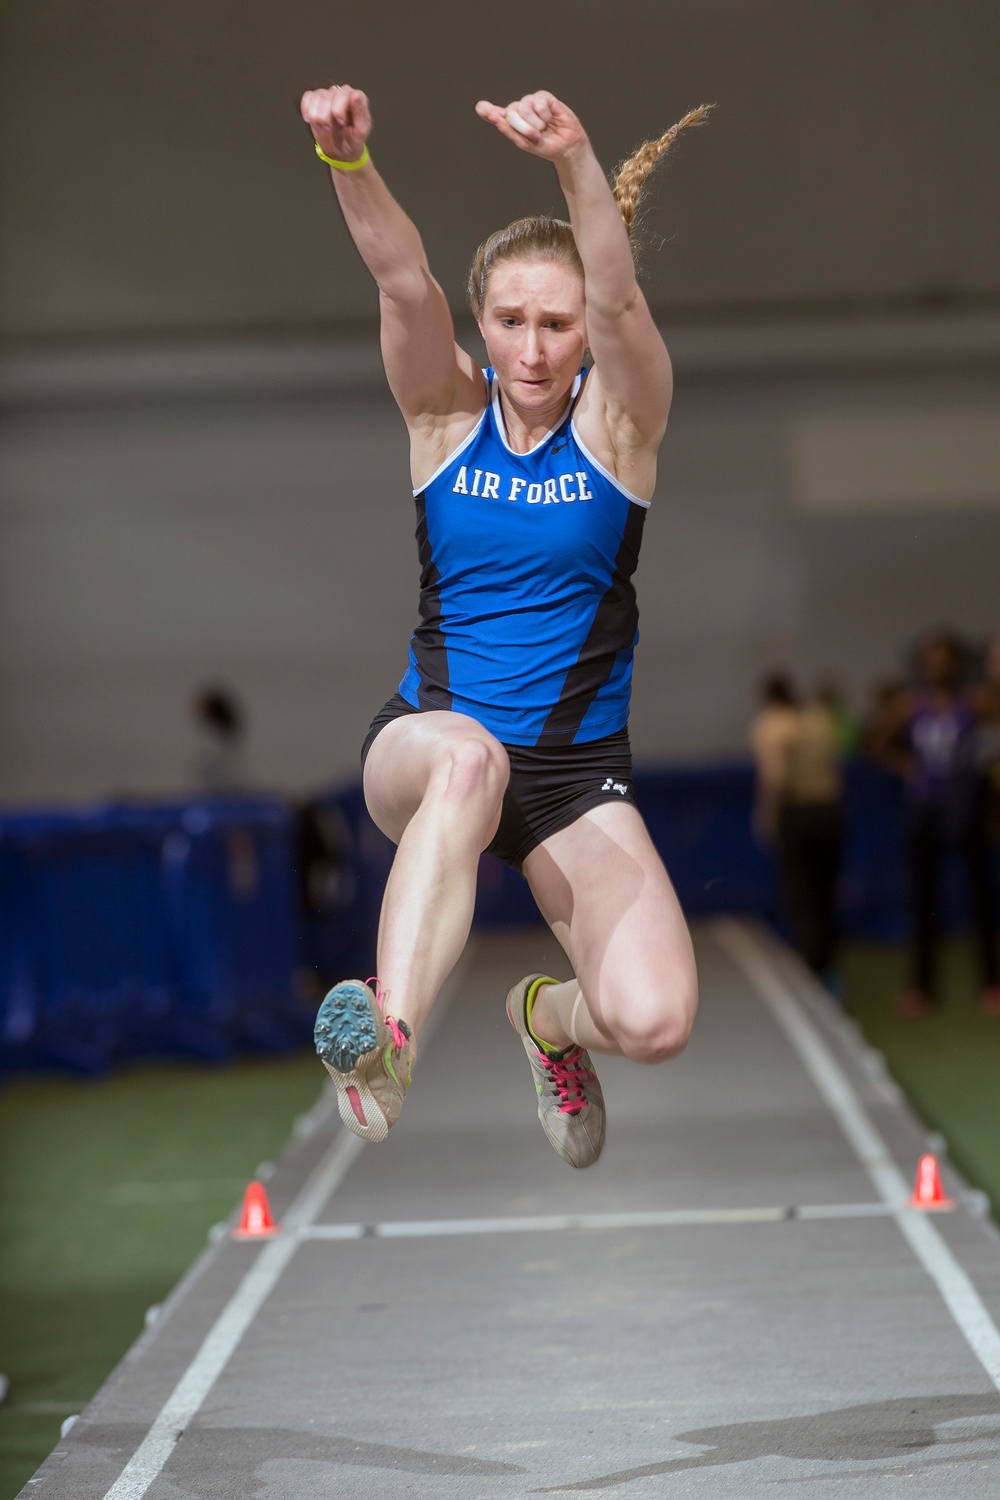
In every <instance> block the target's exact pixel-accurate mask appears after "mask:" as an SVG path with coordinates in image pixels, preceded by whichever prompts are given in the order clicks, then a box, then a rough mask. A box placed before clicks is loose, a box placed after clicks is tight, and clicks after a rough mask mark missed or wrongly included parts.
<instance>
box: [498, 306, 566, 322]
mask: <svg viewBox="0 0 1000 1500" xmlns="http://www.w3.org/2000/svg"><path fill="white" fill-rule="evenodd" d="M492 311H493V314H494V316H496V317H498V318H509V317H510V316H511V314H515V313H516V314H517V315H518V316H519V317H520V316H522V315H523V313H524V303H523V302H498V303H497V304H496V305H495V307H493V309H492ZM542 317H543V318H560V319H561V320H562V321H563V322H564V323H569V322H571V320H572V318H573V314H572V313H571V312H567V311H566V309H565V308H550V309H547V310H546V311H545V312H543V313H542Z"/></svg>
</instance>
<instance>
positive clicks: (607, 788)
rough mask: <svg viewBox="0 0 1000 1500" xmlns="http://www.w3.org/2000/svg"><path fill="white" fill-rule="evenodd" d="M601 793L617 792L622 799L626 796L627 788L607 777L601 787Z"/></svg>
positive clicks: (611, 777) (621, 782)
mask: <svg viewBox="0 0 1000 1500" xmlns="http://www.w3.org/2000/svg"><path fill="white" fill-rule="evenodd" d="M601 791H602V792H617V793H618V794H619V796H621V797H624V796H627V794H628V787H627V786H626V785H625V783H624V781H616V780H615V778H614V777H613V776H609V777H608V779H607V781H606V782H605V783H604V785H603V786H602V787H601Z"/></svg>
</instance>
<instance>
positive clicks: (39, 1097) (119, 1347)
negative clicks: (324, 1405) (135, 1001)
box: [0, 1053, 324, 1500]
mask: <svg viewBox="0 0 1000 1500" xmlns="http://www.w3.org/2000/svg"><path fill="white" fill-rule="evenodd" d="M323 1077H324V1075H323V1073H322V1070H321V1069H319V1068H318V1066H317V1063H316V1058H315V1055H314V1054H312V1053H309V1054H302V1055H297V1056H295V1057H292V1058H268V1059H259V1058H255V1059H249V1060H242V1061H240V1062H237V1063H235V1064H233V1065H232V1066H230V1067H227V1068H206V1067H192V1066H189V1065H186V1064H184V1065H162V1066H144V1067H132V1068H129V1069H127V1070H125V1071H123V1072H121V1073H117V1074H115V1075H114V1076H113V1077H111V1078H108V1079H102V1080H98V1081H96V1082H94V1081H81V1080H77V1079H67V1078H54V1077H36V1078H24V1079H14V1080H12V1081H9V1082H8V1083H7V1084H6V1086H5V1087H4V1088H3V1089H2V1090H0V1194H2V1202H3V1226H2V1238H0V1351H2V1352H0V1370H3V1372H4V1373H5V1374H6V1375H7V1376H8V1377H9V1379H10V1393H9V1395H8V1397H7V1402H6V1404H5V1405H4V1406H0V1500H10V1497H12V1496H14V1495H16V1494H17V1492H18V1490H19V1489H20V1488H21V1486H22V1485H23V1484H24V1483H25V1482H26V1481H27V1480H28V1479H29V1478H30V1477H31V1475H32V1474H33V1473H34V1471H35V1469H36V1468H37V1467H38V1465H39V1464H40V1463H41V1461H42V1459H43V1458H45V1456H46V1454H47V1453H49V1452H51V1450H52V1448H53V1447H54V1445H55V1443H56V1442H57V1441H58V1438H59V1426H60V1423H61V1422H62V1421H63V1419H64V1417H65V1416H67V1415H68V1414H70V1413H72V1412H77V1411H79V1410H80V1409H81V1407H82V1406H83V1405H84V1403H85V1402H86V1401H87V1400H88V1399H89V1398H90V1397H91V1396H92V1395H93V1393H94V1392H95V1391H96V1390H97V1388H98V1387H99V1386H100V1384H101V1383H102V1381H103V1380H104V1379H105V1378H106V1376H107V1375H108V1373H109V1371H110V1370H111V1369H112V1368H113V1366H114V1365H115V1364H116V1363H117V1361H118V1360H119V1359H120V1358H121V1356H122V1355H123V1354H124V1353H125V1351H126V1349H128V1347H129V1346H130V1345H131V1344H132V1342H133V1341H134V1340H135V1338H136V1337H137V1336H138V1334H139V1333H140V1332H141V1331H142V1327H143V1317H144V1314H145V1312H146V1309H147V1308H148V1307H150V1306H151V1305H152V1304H154V1303H156V1302H161V1301H162V1300H163V1298H164V1297H165V1296H166V1294H167V1293H168V1292H169V1291H170V1288H171V1287H172V1286H173V1285H174V1283H175V1282H176V1281H177V1280H178V1278H179V1277H180V1276H181V1275H182V1274H183V1272H184V1271H185V1270H186V1269H187V1267H188V1266H189V1265H190V1263H191V1261H192V1260H193V1259H194V1258H195V1256H196V1255H197V1254H198V1253H199V1251H201V1249H202V1248H203V1247H204V1245H205V1236H206V1233H207V1230H208V1229H209V1227H210V1226H211V1225H212V1224H214V1223H216V1222H217V1221H218V1220H219V1219H224V1218H226V1217H227V1216H228V1214H229V1213H230V1211H231V1210H232V1208H233V1205H234V1203H236V1202H238V1200H239V1197H240V1195H241V1193H242V1191H243V1188H244V1186H245V1184H246V1182H247V1181H248V1179H249V1178H250V1177H251V1176H252V1175H253V1172H254V1169H255V1168H256V1167H257V1165H258V1164H259V1163H260V1162H261V1161H263V1160H267V1159H271V1158H273V1157H274V1156H275V1155H276V1154H277V1153H278V1152H279V1151H280V1150H281V1148H282V1147H283V1145H284V1144H285V1142H286V1140H287V1139H288V1135H289V1132H290V1130H291V1126H292V1122H293V1120H294V1118H295V1116H296V1115H297V1114H300V1113H302V1111H303V1110H305V1109H308V1108H309V1106H310V1104H312V1102H313V1101H314V1100H315V1098H316V1096H317V1094H318V1092H319V1089H320V1086H321V1083H322V1081H323Z"/></svg>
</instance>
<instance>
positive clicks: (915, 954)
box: [871, 630, 1000, 1018]
mask: <svg viewBox="0 0 1000 1500" xmlns="http://www.w3.org/2000/svg"><path fill="white" fill-rule="evenodd" d="M917 661H918V675H919V682H918V684H917V686H916V687H913V688H909V689H905V690H903V691H902V692H899V693H896V694H894V695H893V696H892V697H891V698H889V699H887V700H886V702H885V703H883V704H882V706H881V708H880V709H879V711H878V712H877V714H876V718H875V721H874V723H873V725H872V736H871V745H872V749H873V751H874V753H875V754H876V755H877V756H878V757H879V758H880V759H882V760H883V761H884V762H885V763H886V764H887V765H889V766H891V767H892V768H893V769H896V770H899V771H901V772H902V774H903V775H904V777H905V779H906V787H907V801H908V817H907V857H908V863H909V873H910V899H911V904H912V915H913V949H912V958H911V976H910V988H909V989H907V990H906V991H904V993H903V994H902V995H901V996H900V997H899V1002H898V1010H899V1013H900V1015H903V1016H907V1017H911V1018H913V1017H917V1016H923V1015H926V1014H927V1012H928V1011H930V1010H931V1009H932V1006H933V1003H934V977H935V956H936V955H935V950H936V947H937V938H938V888H939V885H940V880H941V871H942V866H943V864H944V861H945V857H946V855H947V854H948V853H949V852H950V851H954V852H955V853H957V854H958V855H959V856H960V858H961V860H962V862H963V864H964V866H965V871H966V876H967V879H968V885H969V894H970V898H971V907H972V919H973V925H974V929H975V937H976V946H977V948H978V952H979V961H980V966H981V971H982V979H983V986H984V987H983V991H982V994H981V997H980V1005H981V1007H982V1009H983V1010H984V1011H986V1012H987V1014H990V1015H1000V966H998V963H997V947H996V922H995V916H994V890H993V872H992V862H991V856H990V847H989V839H988V835H987V782H986V778H985V777H984V776H983V775H982V773H981V770H980V767H979V765H978V764H977V761H978V758H979V752H978V747H979V745H980V731H981V726H982V724H983V723H984V721H985V719H986V717H987V716H988V697H987V693H986V691H985V689H984V688H979V689H969V688H967V687H966V686H965V685H964V683H963V663H964V651H963V648H962V645H961V642H960V641H959V640H958V639H957V637H956V636H954V635H952V634H951V633H950V632H948V631H943V630H939V631H935V632H934V633H933V634H931V635H929V636H927V637H925V639H924V640H923V641H922V642H921V645H920V647H919V650H918V654H917Z"/></svg>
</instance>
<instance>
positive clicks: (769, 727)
mask: <svg viewBox="0 0 1000 1500" xmlns="http://www.w3.org/2000/svg"><path fill="white" fill-rule="evenodd" d="M750 738H751V745H752V748H753V754H754V761H755V763H756V767H757V789H756V801H755V808H754V826H755V829H756V832H757V835H758V837H759V838H760V839H762V840H763V841H765V842H767V843H772V844H774V846H775V849H776V851H777V855H778V860H779V864H780V868H781V883H782V892H783V896H784V900H785V905H786V907H787V910H788V915H789V918H790V920H791V924H792V930H793V933H794V936H795V942H796V946H797V948H798V951H799V952H800V953H801V955H802V957H803V958H804V959H805V961H806V963H807V964H808V965H809V967H810V968H811V969H812V970H813V972H814V973H815V974H818V975H820V976H822V977H823V978H824V979H826V980H827V981H828V982H829V980H830V978H831V974H830V971H831V967H832V963H833V953H834V946H835V943H836V938H837V928H836V900H837V878H838V875H839V873H840V859H841V850H842V845H843V818H842V808H841V799H842V788H841V779H840V771H839V767H838V754H837V735H836V728H835V723H834V719H833V717H832V715H831V713H830V711H829V709H828V708H827V707H826V706H825V705H824V704H823V703H821V702H815V703H808V704H805V705H800V704H799V703H798V701H797V696H796V693H795V690H794V688H793V686H792V683H791V681H790V679H789V678H788V677H787V676H786V675H785V674H784V673H783V672H772V673H771V674H770V675H769V676H767V677H766V678H765V679H764V681H763V683H762V684H761V708H760V711H759V712H758V714H757V716H756V718H755V719H754V722H753V725H752V728H751V735H750Z"/></svg>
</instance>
